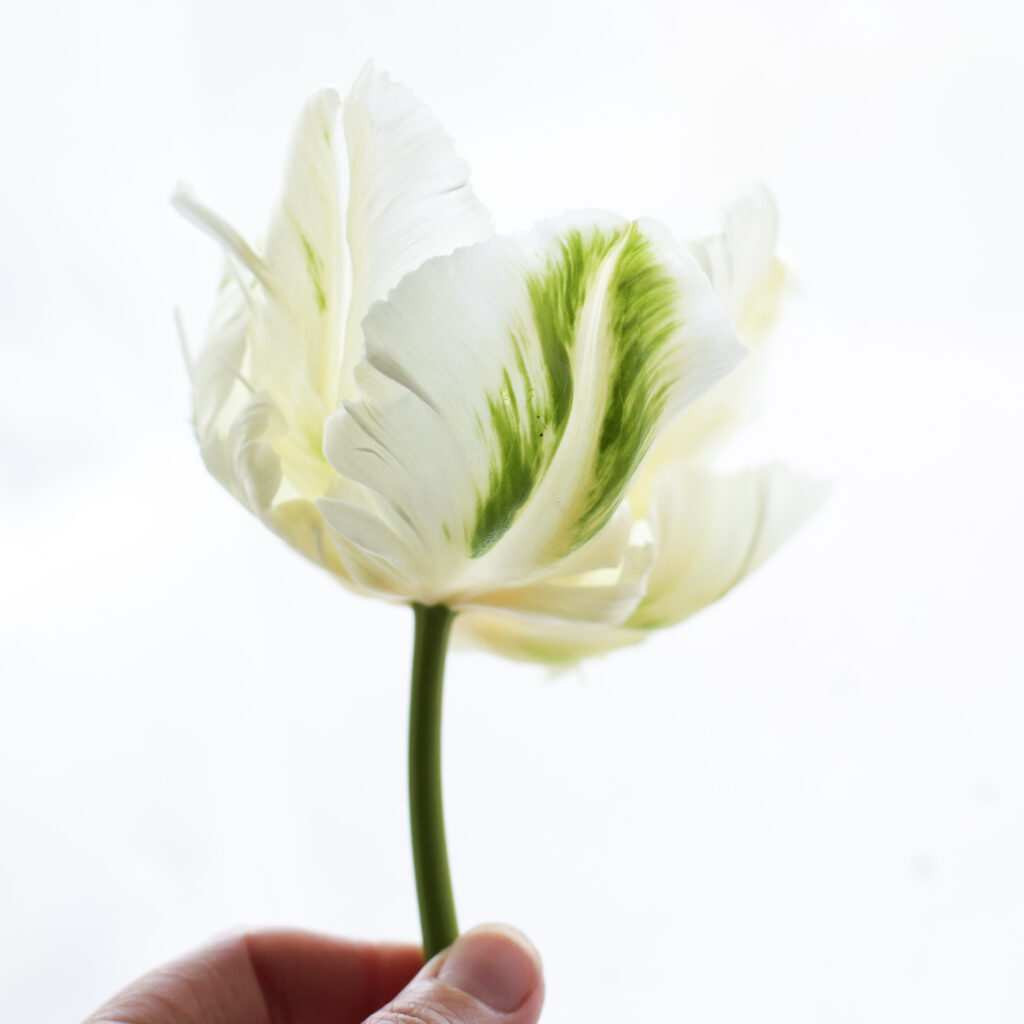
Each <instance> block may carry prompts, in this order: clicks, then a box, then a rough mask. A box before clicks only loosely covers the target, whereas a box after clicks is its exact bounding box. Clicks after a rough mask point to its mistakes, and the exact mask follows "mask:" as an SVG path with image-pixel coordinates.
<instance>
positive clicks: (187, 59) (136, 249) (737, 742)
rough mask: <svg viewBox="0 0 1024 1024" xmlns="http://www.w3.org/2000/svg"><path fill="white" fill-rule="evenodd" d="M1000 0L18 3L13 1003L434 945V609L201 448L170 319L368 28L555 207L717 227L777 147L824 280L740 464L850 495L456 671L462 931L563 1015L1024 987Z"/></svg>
mask: <svg viewBox="0 0 1024 1024" xmlns="http://www.w3.org/2000/svg"><path fill="white" fill-rule="evenodd" d="M1011 10H1012V8H1011V5H1009V4H1007V3H1005V2H1000V0H977V2H974V3H971V4H963V3H945V4H943V3H935V2H928V3H925V2H913V0H905V2H897V3H893V2H891V0H865V2H861V3H858V4H856V5H853V4H848V5H842V4H822V3H820V2H812V0H808V2H801V0H785V2H767V3H742V2H739V0H719V2H716V3H714V4H703V5H697V4H683V3H666V2H656V0H636V2H632V3H627V4H623V3H610V2H589V3H583V2H582V0H579V2H575V0H574V2H566V3H557V2H552V0H526V2H522V3H517V4H513V5H502V6H492V5H488V4H483V3H479V2H475V3H474V2H470V0H436V2H433V3H429V4H424V3H413V2H411V0H404V2H399V0H390V2H389V0H383V2H377V3H373V4H371V3H364V4H361V5H355V4H351V3H346V2H338V0H332V2H330V3H326V2H315V0H294V2H290V3H287V4H286V3H278V4H267V3H245V4H243V3H240V2H238V0H204V2H202V3H200V2H179V3H174V4H164V5H144V4H136V3H127V2H124V3H113V2H109V0H93V2H90V3H88V4H77V3H72V2H70V0H67V2H63V3H60V2H58V3H47V2H40V3H35V4H32V5H28V4H26V3H18V4H17V5H16V6H15V7H14V9H13V10H11V11H8V12H7V13H5V16H4V28H3V32H2V34H0V138H2V140H3V157H2V160H0V241H2V244H0V673H2V676H3V681H2V687H0V962H2V963H3V971H2V976H0V1019H3V1020H10V1021H29V1020H31V1021H34V1022H37V1024H67V1022H68V1021H74V1020H76V1019H80V1018H82V1017H84V1016H85V1015H86V1014H87V1013H88V1012H89V1011H90V1010H91V1009H93V1008H94V1006H95V1005H96V1004H98V1003H99V1002H100V1001H102V1000H103V999H104V998H106V997H107V996H109V995H110V994H111V993H112V992H113V990H114V989H115V988H117V987H118V986H120V985H121V984H123V983H124V982H126V981H128V980H129V979H130V978H132V977H133V976H135V975H137V974H138V973H140V972H142V971H143V970H145V969H147V968H148V967H150V966H152V965H154V964H155V963H157V962H158V961H160V960H162V959H165V958H168V957H170V956H173V955H176V954H177V953H179V952H181V951H182V950H184V949H185V948H187V947H189V946H191V945H194V944H197V943H199V942H201V941H203V940H205V939H206V938H207V937H209V936H210V935H211V934H213V933H216V932H218V931H222V930H224V929H227V928H235V927H239V926H246V925H251V926H257V925H267V924H291V925H297V926H302V927H308V928H314V929H323V930H329V931H333V932H338V933H344V934H350V935H359V936H370V937H377V936H381V937H383V936H390V937H400V938H414V937H415V936H416V934H417V921H416V916H415V899H414V893H413V883H412V872H411V866H410V861H409V854H408V838H407V826H406V820H405V795H404V788H403V786H404V781H403V776H404V771H405V768H404V757H405V753H404V729H405V713H406V711H405V702H406V685H407V684H406V678H405V676H406V672H407V662H408V658H409V652H410V641H411V615H410V614H409V613H408V612H407V611H405V610H404V609H400V608H391V607H388V606H384V605H379V604H374V603H372V602H366V601H363V600H360V599H357V598H355V597H353V596H351V595H349V594H348V593H346V592H344V591H343V590H342V589H341V588H339V587H338V586H336V585H334V584H333V583H332V582H331V581H330V580H329V579H328V578H326V577H325V576H323V575H321V574H320V573H318V572H317V571H316V570H315V569H313V568H311V567H310V566H308V565H307V564H305V563H304V562H303V561H302V560H301V559H300V558H298V557H297V556H295V555H294V554H293V553H292V552H291V551H290V550H288V549H286V548H285V547H284V546H283V545H282V544H281V543H280V542H278V541H276V540H275V538H273V537H272V536H271V535H270V534H268V533H267V532H266V531H265V530H264V529H263V528H262V527H260V526H259V525H258V524H257V523H256V522H255V521H254V520H252V519H251V518H250V517H248V516H247V515H246V514H245V513H244V512H243V511H242V510H241V509H240V508H239V507H237V506H236V505H235V504H234V503H233V502H232V500H231V499H230V498H229V497H228V496H227V495H226V494H225V493H223V492H222V491H221V490H220V489H219V488H218V487H217V485H216V484H215V483H214V482H213V481H212V479H210V478H209V477H208V476H207V475H206V473H205V471H204V470H203V468H202V465H201V462H200V460H199V456H198V453H197V451H196V449H195V444H194V440H193V438H192V437H191V435H190V429H189V425H188V409H189V394H188V385H187V382H186V376H185V372H184V369H183V366H182V362H181V359H180V355H179V352H178V346H177V341H176V339H175V335H174V331H173V326H172V309H173V307H174V306H175V305H176V304H180V305H181V307H182V309H183V311H184V316H185V320H186V323H187V324H188V326H189V330H190V332H191V334H192V335H193V338H194V339H198V337H199V336H200V334H201V327H202V324H203V320H204V317H205V313H206V310H207V308H208V302H209V300H210V298H211V290H212V288H213V285H214V282H215V279H216V276H217V272H218V265H219V257H218V254H217V252H216V250H215V248H214V246H212V245H211V244H210V243H209V242H208V241H207V240H206V239H205V238H203V237H201V236H200V235H199V234H198V233H197V232H195V231H194V230H193V229H192V228H190V227H189V226H188V225H186V224H185V223H184V222H182V221H180V220H179V219H177V218H176V217H175V216H174V215H173V214H172V212H171V210H170V208H169V205H168V202H167V197H168V195H169V193H170V190H171V188H172V186H173V185H174V183H175V181H176V180H177V179H179V178H185V179H188V180H189V181H191V182H192V183H193V184H194V185H196V186H197V188H198V189H199V190H200V193H201V195H202V196H203V197H204V198H205V199H206V200H207V201H208V202H210V203H211V205H213V206H214V207H215V208H217V209H218V210H219V211H222V212H223V213H224V214H225V215H226V216H228V218H229V219H231V220H232V221H233V222H235V223H236V224H238V225H239V226H240V227H242V228H243V229H244V230H245V231H246V232H247V233H249V234H250V235H251V236H252V235H257V234H258V233H259V232H260V231H262V229H263V226H264V224H265V221H266V218H267V216H268V214H269V211H270V207H271V203H272V201H273V199H274V197H275V196H276V194H277V189H278V187H279V176H280V171H281V166H282V161H283V157H284V147H285V143H286V140H287V138H288V135H289V133H290V130H291V126H292V123H293V119H294V117H295V115H296V114H297V112H298V110H299V108H300V106H301V103H302V101H303V99H304V98H305V96H306V95H307V93H309V92H310V91H312V90H313V89H314V88H315V87H317V86H319V85H321V84H323V83H325V82H334V83H336V84H338V85H339V86H341V87H342V88H346V87H347V85H348V84H349V82H350V81H351V80H352V79H353V78H354V77H355V75H356V74H357V72H358V71H359V69H360V67H361V66H362V64H363V63H364V61H365V60H366V59H367V58H369V57H373V58H375V60H376V61H377V63H378V65H380V66H383V67H386V68H388V69H389V70H390V71H391V73H392V74H393V75H394V77H396V78H398V79H399V80H401V81H404V82H406V83H407V84H408V85H410V86H411V87H412V88H413V89H415V90H416V91H417V92H418V93H419V94H420V95H421V96H423V97H424V98H425V99H426V100H427V102H428V103H429V104H430V105H431V106H432V108H433V109H434V111H435V112H436V113H437V114H438V116H439V117H440V118H441V119H442V120H443V121H444V122H445V123H446V125H447V126H448V128H449V129H450V130H451V132H452V134H453V135H454V137H455V138H456V140H457V141H458V144H459V147H460V150H461V151H462V153H463V154H464V155H465V156H466V157H467V158H468V159H469V161H470V162H471V164H472V166H473V171H474V181H475V184H476V189H477V192H478V194H479V196H480V197H481V198H482V200H483V201H484V202H485V203H487V204H488V205H490V207H491V208H492V209H493V210H494V211H495V214H496V219H497V221H498V226H499V228H500V229H502V230H511V229H515V228H517V227H521V226H526V225H528V224H529V223H530V222H532V221H533V220H535V219H538V218H540V217H543V216H549V215H552V214H557V213H558V212H560V211H561V210H562V209H563V208H566V207H583V206H597V207H607V208H611V209H615V210H617V211H619V212H621V213H624V214H627V215H645V214H650V215H654V216H657V217H659V218H661V219H663V220H665V221H667V222H668V223H669V224H671V225H672V226H673V227H674V228H675V229H677V230H678V231H679V232H680V233H681V234H683V235H691V234H694V233H699V232H701V231H703V230H705V229H707V228H709V227H710V226H712V225H713V223H714V215H715V204H716V203H717V202H718V201H719V200H720V199H723V198H725V197H726V196H727V194H728V192H729V189H730V186H731V185H732V184H733V183H734V182H736V181H738V180H742V179H744V178H746V177H748V176H750V175H754V176H758V177H761V178H763V179H764V180H766V181H767V182H768V183H769V184H770V185H771V187H772V188H773V190H774V191H775V193H776V195H777V197H778V202H779V206H780V209H781V213H782V245H783V250H784V255H785V256H786V258H787V260H788V261H789V263H790V265H791V267H792V268H793V272H794V280H795V288H794V294H793V296H792V297H791V299H790V301H789V303H788V306H787V310H786V313H785V316H784V318H783V322H782V328H781V330H780V332H779V337H778V340H777V343H776V351H775V356H776V358H775V362H774V369H773V373H772V376H771V378H770V380H769V388H768V394H767V408H766V414H765V417H764V419H763V421H762V422H761V424H760V426H759V427H758V429H757V430H756V431H754V432H753V433H752V434H751V435H750V436H749V437H748V438H747V440H746V442H745V444H744V445H743V446H741V448H740V449H738V450H737V452H736V453H734V457H735V458H736V459H737V460H738V459H739V458H740V457H741V456H744V457H751V458H754V457H757V458H782V459H786V460H789V461H792V462H793V463H795V464H796V465H798V466H800V467H802V468H804V469H806V470H809V471H811V472H813V473H815V474H817V475H819V476H824V477H827V478H830V479H832V480H833V481H834V489H833V492H832V495H831V498H830V500H829V502H828V504H827V505H826V507H825V508H824V510H823V511H822V513H821V514H820V515H819V516H818V517H817V519H816V520H815V521H814V522H813V523H812V524H811V525H810V526H809V527H808V528H807V529H805V530H804V531H803V533H802V534H801V535H800V536H799V537H798V538H797V539H796V540H795V541H794V542H793V543H792V544H791V545H790V546H789V547H788V548H786V549H785V550H784V551H783V552H782V553H781V554H779V555H778V556H777V557H776V558H775V559H773V560H772V562H771V563H769V564H768V565H767V566H766V567H765V568H764V569H763V570H762V571H760V572H759V573H758V574H757V575H756V576H755V577H753V578H751V579H750V580H749V581H748V582H746V583H745V584H744V585H743V586H742V587H741V588H740V589H738V590H737V591H736V592H735V593H733V594H732V595H730V596H729V597H728V598H727V599H726V600H724V601H723V602H721V603H720V604H719V605H717V606H715V607H713V608H711V609H709V610H707V611H706V612H704V613H703V614H701V615H700V616H698V617H697V618H695V619H694V620H692V621H691V622H690V623H688V624H687V625H684V626H683V627H681V628H679V629H676V630H673V631H670V632H666V633H664V634H661V635H658V636H656V637H654V638H652V639H651V640H650V641H649V642H648V643H646V644H645V645H644V646H643V647H640V648H636V649H632V650H627V651H623V652H620V653H618V654H615V655H613V656H610V657H608V658H606V659H604V660H600V661H595V662H592V663H589V664H587V665H585V666H584V667H583V668H582V669H581V670H579V671H577V672H573V673H570V674H568V675H566V676H563V677H560V678H557V679H553V680H552V679H549V678H548V677H547V676H546V675H545V673H544V672H543V671H542V670H539V669H533V668H529V667H524V666H520V665H512V664H506V663H502V662H500V661H497V660H495V659H492V658H488V657H484V656H482V655H473V654H459V655H456V656H454V657H453V659H452V661H451V663H450V669H449V680H450V681H449V686H448V694H447V702H448V706H447V717H446V730H445V759H446V760H445V776H446V791H447V801H448V817H449V831H450V845H451V853H452V860H453V869H454V875H455V885H456V895H457V899H458V903H459V907H460V911H461V916H462V920H463V922H464V923H472V922H476V921H480V920H486V919H507V920H510V921H512V922H514V923H516V924H518V925H520V926H521V927H522V928H524V929H525V930H526V931H527V932H528V933H529V934H530V935H531V936H532V937H533V938H534V940H535V941H536V942H537V944H538V945H539V947H540V948H541V951H542V953H543V954H544V957H545V961H546V966H547V971H548V979H549V980H548V986H549V1002H548V1009H547V1011H546V1014H545V1020H549V1021H574V1020H587V1021H594V1022H609V1024H611V1022H618V1021H622V1020H646V1019H657V1020H659V1021H661V1020H666V1021H679V1022H680V1024H683V1022H700V1024H748V1022H751V1021H757V1022H758V1024H783V1022H785V1024H822V1022H827V1024H854V1022H858V1024H915V1022H925V1021H927V1022H929V1024H936V1022H939V1024H942V1022H964V1024H1003V1022H1006V1024H1010V1022H1016V1021H1019V1020H1021V1019H1022V1017H1024V981H1022V979H1021V974H1020V968H1021V964H1022V963H1024V870H1022V867H1021V865H1022V864H1024V824H1022V823H1024V781H1022V779H1024V754H1022V742H1021V737H1022V732H1024V695H1022V683H1024V655H1022V653H1021V644H1020V621H1021V613H1022V611H1024V607H1022V599H1021V589H1020V580H1021V570H1022V568H1024V541H1022V532H1021V522H1022V519H1024V489H1022V483H1021V456H1020V442H1021V438H1022V436H1024V403H1022V402H1021V381H1022V380H1024V348H1022V344H1021V342H1022V340H1024V339H1022V327H1021V314H1020V294H1021V281H1022V279H1024V246H1022V242H1021V239H1022V237H1024V230H1022V229H1024V216H1022V213H1024V204H1022V199H1021V181H1022V180H1024V139H1022V132H1021V124H1022V123H1024V72H1022V70H1021V64H1020V59H1019V39H1020V29H1021V26H1020V25H1019V24H1017V23H1016V19H1015V18H1014V17H1013V16H1012V15H1011Z"/></svg>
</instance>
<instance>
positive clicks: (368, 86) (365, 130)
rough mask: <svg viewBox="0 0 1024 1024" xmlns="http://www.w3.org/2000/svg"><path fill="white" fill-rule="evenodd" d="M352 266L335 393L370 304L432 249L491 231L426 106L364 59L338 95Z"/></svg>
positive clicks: (347, 384) (347, 372)
mask: <svg viewBox="0 0 1024 1024" xmlns="http://www.w3.org/2000/svg"><path fill="white" fill-rule="evenodd" d="M344 121H345V139H346V142H347V143H348V157H349V165H350V186H349V202H348V218H347V226H346V230H347V238H348V248H349V252H350V253H351V259H352V267H353V282H352V301H351V305H350V306H349V310H348V315H347V322H348V327H347V330H346V341H345V355H344V364H343V369H342V380H341V394H342V395H343V396H345V397H348V396H351V395H352V394H353V380H352V373H353V369H354V367H355V364H356V362H358V360H359V357H360V356H361V354H362V340H363V339H362V331H361V324H362V321H363V317H364V316H366V314H367V312H368V311H369V309H370V306H371V305H372V304H373V303H374V302H376V301H377V300H378V299H383V298H385V297H386V296H387V293H388V292H389V291H390V290H391V289H392V288H394V287H395V285H397V284H398V282H399V281H401V279H402V278H403V277H405V275H406V274H407V273H409V272H410V271H412V270H415V269H416V268H417V267H418V266H420V265H421V264H422V263H425V262H426V261H427V260H428V259H430V258H431V257H433V256H442V255H446V254H447V253H450V252H452V251H453V250H454V249H457V248H459V247H461V246H465V245H471V244H473V243H474V242H479V241H482V240H483V239H485V238H488V237H490V235H492V234H493V233H494V228H493V225H492V223H491V215H490V213H488V211H487V210H486V209H485V208H484V206H483V205H481V203H480V202H479V201H478V200H477V198H476V196H475V195H474V193H473V190H472V188H471V187H470V185H469V165H468V164H467V163H466V161H465V160H463V159H462V158H461V157H460V156H459V155H458V153H456V151H455V144H454V143H453V142H452V140H451V139H450V138H449V137H448V135H447V134H446V133H445V131H444V128H443V127H442V126H441V124H440V123H439V122H438V121H437V120H436V119H435V118H434V117H433V115H432V114H431V113H430V111H429V110H428V109H427V107H426V106H425V105H424V104H423V103H422V102H421V101H420V100H419V99H418V98H417V97H416V96H415V95H414V94H413V93H412V92H410V91H409V90H408V89H406V88H405V87H404V86H402V85H398V84H396V83H394V82H392V81H391V79H390V78H389V77H388V76H387V74H385V73H383V72H377V71H374V70H373V67H372V65H367V67H366V68H365V69H364V70H363V73H362V74H361V75H360V76H359V78H358V79H357V80H356V82H355V84H354V85H353V87H352V91H351V93H350V94H349V96H348V98H347V99H346V100H345V114H344Z"/></svg>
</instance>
